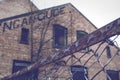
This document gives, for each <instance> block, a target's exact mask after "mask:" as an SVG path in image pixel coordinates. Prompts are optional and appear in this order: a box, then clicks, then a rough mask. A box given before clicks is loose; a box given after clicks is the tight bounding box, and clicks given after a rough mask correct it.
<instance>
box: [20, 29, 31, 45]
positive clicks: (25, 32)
mask: <svg viewBox="0 0 120 80" xmlns="http://www.w3.org/2000/svg"><path fill="white" fill-rule="evenodd" d="M20 44H29V29H27V28H21V37H20Z"/></svg>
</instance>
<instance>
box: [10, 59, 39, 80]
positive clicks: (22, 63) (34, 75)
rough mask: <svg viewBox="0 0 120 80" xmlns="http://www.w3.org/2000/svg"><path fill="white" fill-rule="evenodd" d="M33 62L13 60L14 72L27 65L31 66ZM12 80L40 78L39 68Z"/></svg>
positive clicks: (34, 79) (35, 79) (36, 79)
mask: <svg viewBox="0 0 120 80" xmlns="http://www.w3.org/2000/svg"><path fill="white" fill-rule="evenodd" d="M30 64H31V62H28V61H22V60H13V69H12V73H15V72H17V71H18V70H21V69H23V68H25V67H27V66H29V65H30ZM12 80H38V70H34V71H30V72H27V73H25V74H23V75H20V76H18V77H15V78H13V79H12Z"/></svg>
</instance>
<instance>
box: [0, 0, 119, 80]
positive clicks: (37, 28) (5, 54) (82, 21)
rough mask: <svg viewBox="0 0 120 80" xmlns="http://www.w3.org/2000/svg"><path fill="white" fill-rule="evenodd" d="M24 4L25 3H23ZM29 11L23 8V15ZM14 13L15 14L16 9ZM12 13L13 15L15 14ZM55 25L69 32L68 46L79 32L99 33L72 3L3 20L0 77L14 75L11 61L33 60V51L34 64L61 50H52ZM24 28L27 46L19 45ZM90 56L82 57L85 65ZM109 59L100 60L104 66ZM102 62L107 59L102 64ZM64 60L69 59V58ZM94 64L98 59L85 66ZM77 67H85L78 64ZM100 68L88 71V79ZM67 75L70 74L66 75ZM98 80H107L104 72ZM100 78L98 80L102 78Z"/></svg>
mask: <svg viewBox="0 0 120 80" xmlns="http://www.w3.org/2000/svg"><path fill="white" fill-rule="evenodd" d="M20 1H22V0H20ZM18 2H19V1H18ZM14 3H15V2H14ZM26 3H27V2H26ZM6 4H7V3H6ZM15 4H16V3H15ZM21 4H25V3H22V2H21ZM27 5H29V4H27ZM21 7H23V6H21ZM25 7H26V6H25ZM0 8H1V7H0ZM28 8H29V7H26V8H24V9H25V10H23V13H26V12H29V10H30V9H28ZM4 10H5V9H3V12H5V11H4ZM14 10H15V12H16V9H14ZM17 10H18V9H17ZM18 13H20V12H18ZM11 14H12V15H13V13H12V12H11ZM15 14H16V13H15ZM15 14H14V15H15ZM20 14H21V13H20ZM6 15H8V14H6ZM12 15H8V16H12ZM16 15H18V14H16ZM2 16H4V15H0V17H2ZM5 24H7V25H8V26H5ZM54 24H59V25H61V26H64V27H65V28H67V29H68V33H67V44H71V43H72V42H74V41H76V31H77V30H82V31H85V32H87V33H91V32H93V31H95V30H96V27H95V26H94V25H93V24H92V23H91V22H90V21H89V20H88V19H87V18H85V17H84V15H82V14H81V13H80V12H79V11H77V9H75V8H74V7H73V6H72V5H71V4H65V5H61V6H57V7H53V8H48V9H45V10H41V11H37V12H33V13H30V14H22V16H20V17H17V18H16V17H14V18H11V19H8V20H6V21H2V23H1V25H0V64H1V66H0V75H1V76H0V77H3V76H6V75H8V74H11V72H12V62H13V60H14V59H17V60H25V61H30V57H31V55H30V53H31V49H32V51H33V60H34V61H37V58H38V59H41V60H42V59H43V58H46V57H47V56H50V55H51V54H53V53H54V52H56V51H58V50H59V48H53V25H54ZM23 27H24V28H27V29H29V31H30V35H29V44H28V45H25V44H20V37H21V28H23ZM31 33H32V35H31ZM41 37H42V38H41ZM31 40H32V41H31ZM40 41H42V44H41V43H40ZM31 43H32V44H33V47H31ZM40 45H43V46H42V48H40ZM105 45H107V43H105V44H104V45H103V46H102V47H101V49H100V50H99V51H98V53H101V50H102V49H104V47H105ZM97 47H98V44H96V45H94V46H92V47H90V49H93V50H95V49H96V48H97ZM39 48H40V50H39ZM60 49H61V48H60ZM111 50H112V54H114V52H115V51H116V50H117V49H116V48H115V47H111ZM38 51H39V52H40V54H39V56H38V54H37V53H38ZM82 54H84V53H81V52H78V53H76V54H75V55H76V56H77V57H78V58H79V56H81V55H82ZM91 55H92V53H88V54H87V55H86V56H85V57H84V58H82V63H84V62H85V61H86V60H87V59H88V58H89V57H90V56H91ZM106 56H107V55H106V52H104V55H102V57H101V59H100V60H101V61H102V62H103V64H105V63H106V61H107V60H108V59H107V57H106ZM103 59H105V60H104V61H103ZM119 59H120V58H119V57H118V56H117V57H116V58H115V59H114V60H113V61H112V62H111V64H110V65H109V66H108V67H107V68H108V69H113V70H119V66H120V64H118V63H116V61H118V60H119ZM63 60H67V57H66V58H64V59H63ZM73 61H75V59H72V60H71V61H70V62H68V64H69V65H71V64H72V63H73ZM93 61H95V57H93V58H92V59H91V60H90V62H89V63H88V64H87V65H86V67H88V66H90V65H91V64H92V62H93ZM75 65H82V64H80V63H79V62H78V63H76V64H75ZM113 65H114V66H113ZM98 69H101V67H100V65H99V64H97V63H96V64H95V65H93V67H92V68H90V70H89V75H88V76H89V78H91V76H92V74H94V73H95V72H97V70H98ZM64 75H67V74H66V73H65V74H64ZM103 76H104V77H103ZM99 77H102V78H103V79H106V76H105V74H104V73H103V74H100V75H99ZM99 77H98V78H97V79H96V80H99V79H101V78H99ZM63 80H64V79H63Z"/></svg>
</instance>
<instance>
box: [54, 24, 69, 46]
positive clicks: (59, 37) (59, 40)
mask: <svg viewBox="0 0 120 80" xmlns="http://www.w3.org/2000/svg"><path fill="white" fill-rule="evenodd" d="M53 36H54V38H53V47H55V48H62V47H65V46H66V45H67V28H65V27H63V26H61V25H58V24H56V25H54V27H53Z"/></svg>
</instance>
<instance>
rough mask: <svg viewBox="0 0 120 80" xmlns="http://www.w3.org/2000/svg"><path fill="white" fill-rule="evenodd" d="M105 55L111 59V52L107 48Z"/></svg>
mask: <svg viewBox="0 0 120 80" xmlns="http://www.w3.org/2000/svg"><path fill="white" fill-rule="evenodd" d="M106 53H107V58H111V50H110V47H109V46H107V47H106Z"/></svg>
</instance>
